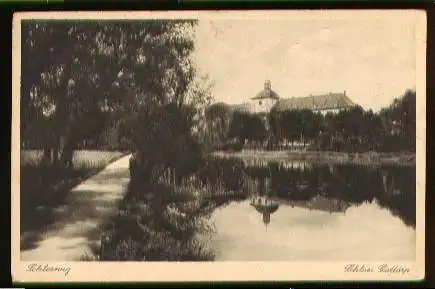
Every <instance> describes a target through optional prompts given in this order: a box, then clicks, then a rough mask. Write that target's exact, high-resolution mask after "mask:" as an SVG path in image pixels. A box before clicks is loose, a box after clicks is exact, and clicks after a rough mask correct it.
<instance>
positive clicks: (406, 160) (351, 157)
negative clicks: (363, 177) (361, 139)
mask: <svg viewBox="0 0 435 289" xmlns="http://www.w3.org/2000/svg"><path fill="white" fill-rule="evenodd" d="M213 155H215V156H218V157H223V158H233V157H236V158H240V159H242V160H244V161H251V160H256V161H259V160H260V161H261V160H263V161H278V162H279V161H282V162H286V161H304V162H309V163H331V164H334V163H338V164H355V165H397V166H415V162H416V156H415V153H410V152H409V153H408V152H401V153H378V152H366V153H344V152H330V151H264V150H258V151H256V150H242V151H240V152H222V151H219V152H214V153H213Z"/></svg>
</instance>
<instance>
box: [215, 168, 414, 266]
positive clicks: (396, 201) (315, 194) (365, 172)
mask: <svg viewBox="0 0 435 289" xmlns="http://www.w3.org/2000/svg"><path fill="white" fill-rule="evenodd" d="M246 172H247V175H248V176H249V179H250V181H251V182H253V183H255V184H257V186H254V187H255V188H258V189H256V192H254V194H258V195H261V196H258V195H257V196H252V192H251V195H250V197H248V198H247V199H244V200H238V201H232V202H230V203H228V204H227V205H225V206H222V207H220V208H218V209H217V210H215V212H214V213H213V215H212V221H213V224H214V226H215V233H214V234H213V236H212V240H211V244H212V247H213V248H214V251H215V254H216V260H217V261H351V260H361V261H395V260H402V261H405V260H414V259H415V193H416V192H415V187H416V185H415V167H368V166H364V167H363V166H354V165H310V164H301V163H294V164H291V163H287V164H283V163H265V164H264V163H263V164H259V163H256V164H254V165H253V164H252V163H251V164H247V167H246ZM266 199H267V200H268V201H269V203H271V204H275V205H276V206H277V209H275V210H271V211H270V212H268V211H267V210H264V209H261V208H259V207H258V206H256V205H255V204H254V205H253V204H252V200H254V201H258V200H262V201H263V202H264V201H265V200H266Z"/></svg>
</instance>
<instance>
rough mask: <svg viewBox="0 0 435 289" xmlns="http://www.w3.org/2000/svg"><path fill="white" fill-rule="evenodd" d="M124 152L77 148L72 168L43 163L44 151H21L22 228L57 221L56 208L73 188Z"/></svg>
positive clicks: (24, 229)
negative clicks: (55, 218) (54, 211)
mask: <svg viewBox="0 0 435 289" xmlns="http://www.w3.org/2000/svg"><path fill="white" fill-rule="evenodd" d="M123 155H124V154H123V153H120V152H106V151H76V152H75V153H74V157H73V163H74V167H73V168H72V169H66V168H54V167H51V166H47V165H43V164H42V163H41V158H42V152H41V151H28V150H26V151H21V164H20V212H21V217H20V219H21V225H20V230H21V232H26V231H30V230H39V229H41V228H43V227H46V226H48V225H49V224H50V223H52V222H53V220H52V213H53V210H54V208H56V207H57V206H59V205H61V204H62V203H63V201H64V199H65V197H66V195H67V193H68V191H69V190H70V189H72V188H73V187H74V186H76V185H78V184H79V183H80V182H82V181H83V180H85V179H87V178H89V177H90V176H92V175H93V174H95V173H97V172H99V171H101V170H102V169H103V168H104V167H105V166H106V165H108V164H109V163H111V162H113V161H115V160H117V159H119V158H120V157H122V156H123Z"/></svg>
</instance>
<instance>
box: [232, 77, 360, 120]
mask: <svg viewBox="0 0 435 289" xmlns="http://www.w3.org/2000/svg"><path fill="white" fill-rule="evenodd" d="M355 106H356V104H355V103H354V102H353V101H352V100H351V99H350V98H349V97H348V96H347V95H346V91H344V92H343V93H332V92H330V93H326V94H318V95H310V96H305V97H291V98H281V97H279V95H278V94H277V93H276V92H275V91H274V90H272V85H271V82H270V81H269V80H267V81H266V82H265V83H264V88H263V90H261V91H260V92H258V93H257V94H256V95H255V96H254V97H252V98H250V99H249V101H248V102H245V103H242V104H237V105H231V108H232V109H233V111H234V110H235V111H242V112H249V113H255V114H267V113H269V112H270V111H271V110H272V109H273V108H275V109H276V110H278V111H284V110H292V109H296V110H302V109H309V110H311V111H313V112H320V113H322V114H326V113H328V112H332V113H337V112H339V111H341V110H344V109H349V108H352V107H355Z"/></svg>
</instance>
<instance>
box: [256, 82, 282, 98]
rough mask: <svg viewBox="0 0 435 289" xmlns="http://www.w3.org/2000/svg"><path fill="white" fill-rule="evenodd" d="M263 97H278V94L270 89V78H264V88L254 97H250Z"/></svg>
mask: <svg viewBox="0 0 435 289" xmlns="http://www.w3.org/2000/svg"><path fill="white" fill-rule="evenodd" d="M265 98H272V99H275V100H278V99H279V95H278V94H277V93H276V92H275V91H273V90H272V84H271V83H270V80H266V81H265V82H264V88H263V90H262V91H260V92H259V93H257V94H256V95H255V96H254V97H252V98H251V99H265Z"/></svg>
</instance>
